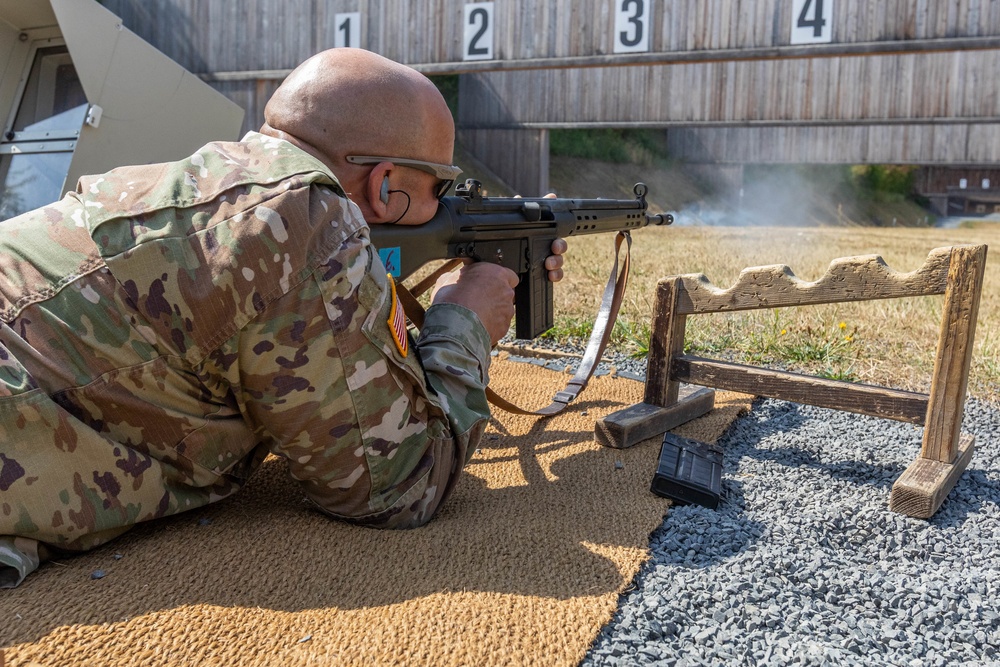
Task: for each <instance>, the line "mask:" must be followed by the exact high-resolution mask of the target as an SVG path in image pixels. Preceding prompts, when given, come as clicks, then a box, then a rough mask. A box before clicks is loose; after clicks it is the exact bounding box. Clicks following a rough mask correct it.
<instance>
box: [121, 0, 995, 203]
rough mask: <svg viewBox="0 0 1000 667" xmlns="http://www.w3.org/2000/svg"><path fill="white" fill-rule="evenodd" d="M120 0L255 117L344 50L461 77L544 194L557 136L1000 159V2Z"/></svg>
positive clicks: (498, 158) (732, 161)
mask: <svg viewBox="0 0 1000 667" xmlns="http://www.w3.org/2000/svg"><path fill="white" fill-rule="evenodd" d="M104 4H105V5H106V6H107V7H108V8H109V9H111V10H112V11H113V12H115V13H117V14H118V15H119V16H120V17H121V18H122V20H123V22H124V23H125V24H126V25H127V26H128V27H129V28H130V29H132V30H133V31H135V32H137V33H138V34H140V35H141V36H143V37H144V38H145V39H147V40H148V41H150V42H151V43H153V44H154V45H156V46H157V47H158V48H160V49H161V50H163V51H164V52H166V53H167V54H168V55H170V56H171V57H173V58H174V59H175V60H177V61H178V62H179V63H180V64H181V65H183V66H184V67H186V68H188V69H190V70H191V71H194V72H198V73H201V74H202V75H203V77H204V78H205V79H206V80H208V81H209V82H210V83H211V84H212V85H213V86H214V87H216V88H217V89H218V90H220V91H221V92H223V93H224V94H226V95H227V96H228V97H230V99H233V100H234V101H236V102H237V103H239V104H240V105H241V106H243V107H244V108H245V109H246V110H247V120H246V127H247V128H251V127H255V126H256V125H259V123H260V121H261V118H262V109H263V104H264V102H265V101H266V100H267V98H268V97H269V96H270V94H271V93H272V92H273V90H274V88H275V87H276V86H277V85H278V83H280V81H281V79H282V78H283V77H284V76H285V75H286V74H287V72H288V71H289V70H290V68H292V67H294V66H295V65H296V64H297V63H298V62H300V61H301V60H303V59H304V58H306V57H308V56H309V55H311V54H313V53H315V52H317V51H319V50H322V49H324V48H328V47H331V46H336V45H343V44H345V43H346V44H347V45H350V46H361V47H363V48H367V49H370V50H373V51H376V52H378V53H381V54H383V55H385V56H387V57H390V58H393V59H394V60H397V61H400V62H404V63H408V64H410V65H412V66H413V67H415V68H416V69H419V70H421V71H423V72H425V73H427V74H429V75H434V74H446V73H448V74H451V73H458V74H460V75H461V77H460V102H459V115H458V124H459V138H460V141H462V142H463V143H464V144H466V145H467V146H469V147H470V148H471V149H472V150H473V151H474V153H475V154H476V155H477V157H478V158H479V159H480V160H482V161H483V162H484V163H486V164H487V165H488V166H490V167H491V168H493V169H494V170H495V171H496V172H497V173H498V174H499V175H501V176H502V177H504V178H505V179H506V180H508V182H509V183H510V184H511V185H512V186H513V187H514V188H515V189H516V190H518V191H521V192H523V193H524V194H529V195H531V194H537V193H539V192H541V191H543V190H545V189H546V187H547V161H546V156H547V155H548V134H547V133H548V130H549V129H551V128H573V127H652V128H666V129H667V130H668V136H669V147H670V150H671V151H672V152H673V154H674V155H676V156H677V157H680V158H683V159H685V160H688V161H692V162H698V163H704V164H722V165H729V166H730V167H732V166H736V165H739V164H746V163H782V162H821V163H866V162H870V163H907V164H925V165H936V166H939V167H941V168H942V169H944V168H948V167H962V168H989V167H991V166H992V165H996V164H1000V123H998V121H1000V109H998V105H1000V90H998V87H1000V77H997V76H996V72H997V70H998V69H1000V57H998V53H1000V0H825V1H824V0H711V1H710V2H706V1H705V0H630V1H625V2H618V1H616V0H509V1H502V2H501V1H500V0H497V1H495V2H460V1H458V0H425V1H422V2H403V1H402V0H241V1H240V2H231V1H226V0H104ZM997 185H1000V182H998V183H997Z"/></svg>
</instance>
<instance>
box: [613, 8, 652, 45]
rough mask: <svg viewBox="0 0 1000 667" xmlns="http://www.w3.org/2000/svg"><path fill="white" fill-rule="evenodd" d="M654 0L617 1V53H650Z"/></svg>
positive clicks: (615, 42) (615, 39)
mask: <svg viewBox="0 0 1000 667" xmlns="http://www.w3.org/2000/svg"><path fill="white" fill-rule="evenodd" d="M652 4H653V0H615V36H614V37H615V38H614V44H615V48H614V51H615V53H640V52H645V51H649V24H650V21H649V17H650V15H651V14H652V13H653V12H652V7H651V5H652Z"/></svg>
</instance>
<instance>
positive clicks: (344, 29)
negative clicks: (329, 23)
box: [333, 12, 361, 48]
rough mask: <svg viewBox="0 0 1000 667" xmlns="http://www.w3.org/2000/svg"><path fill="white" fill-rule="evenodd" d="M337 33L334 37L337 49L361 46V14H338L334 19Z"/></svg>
mask: <svg viewBox="0 0 1000 667" xmlns="http://www.w3.org/2000/svg"><path fill="white" fill-rule="evenodd" d="M333 22H334V25H335V26H336V28H337V32H336V33H334V35H333V45H334V46H335V47H341V46H353V47H355V48H357V47H360V46H361V12H345V13H343V14H337V15H336V16H335V17H334V19H333Z"/></svg>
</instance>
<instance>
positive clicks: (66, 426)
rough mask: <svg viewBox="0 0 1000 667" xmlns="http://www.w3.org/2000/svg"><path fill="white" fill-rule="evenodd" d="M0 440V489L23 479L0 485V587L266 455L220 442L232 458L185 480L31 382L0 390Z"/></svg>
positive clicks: (174, 505)
mask: <svg viewBox="0 0 1000 667" xmlns="http://www.w3.org/2000/svg"><path fill="white" fill-rule="evenodd" d="M9 361H10V360H8V366H7V367H6V369H5V370H7V371H9V370H10V365H9ZM0 443H2V444H0V492H6V491H7V490H8V489H9V488H10V487H11V485H12V484H13V483H14V482H15V481H20V482H23V484H19V485H18V493H17V495H16V499H15V498H13V497H11V495H10V494H8V495H7V497H6V498H3V495H0V498H3V500H2V501H0V588H10V587H14V586H17V585H18V584H19V583H20V582H21V581H23V580H24V578H25V577H26V576H27V575H28V574H29V573H31V572H33V571H34V570H36V569H37V568H38V567H39V565H40V564H41V563H42V562H45V561H46V560H49V559H50V558H51V557H52V556H53V555H55V554H58V553H60V552H63V551H65V552H76V551H84V550H87V549H92V548H94V547H96V546H99V545H101V544H104V543H106V542H108V541H110V540H112V539H114V538H115V537H118V536H119V535H121V534H122V533H124V532H126V531H127V530H129V529H130V528H131V527H132V526H133V525H134V524H136V523H138V522H141V521H145V520H149V519H154V518H157V517H161V516H165V515H169V514H175V513H177V512H181V511H187V510H191V509H196V508H198V507H202V506H204V505H207V504H209V503H211V502H215V501H217V500H220V499H222V498H224V497H226V496H228V495H230V494H232V493H235V492H236V491H237V490H238V489H239V488H240V485H241V484H240V478H243V477H245V476H249V474H250V473H251V472H252V471H253V469H254V468H256V467H257V466H258V465H259V463H260V462H261V461H262V460H263V459H264V457H265V456H266V455H267V449H266V447H256V448H254V449H251V450H250V451H246V452H244V451H228V452H225V453H223V452H221V451H220V453H219V455H220V456H223V457H226V458H232V459H237V460H238V464H237V466H236V467H235V468H234V469H230V470H229V471H228V472H227V474H225V475H219V476H217V477H216V479H215V480H213V483H210V484H208V485H207V486H202V487H197V486H192V485H191V484H190V483H186V482H185V479H188V480H189V479H190V477H189V473H188V472H186V471H184V470H181V469H177V468H175V467H174V466H172V465H171V464H170V462H169V461H162V460H157V459H155V458H153V457H151V456H149V455H148V454H145V453H143V452H141V451H139V450H138V449H136V448H132V447H129V446H127V445H123V444H121V443H117V442H112V441H110V440H108V439H107V438H106V437H104V436H103V435H101V434H100V433H98V432H96V431H94V430H93V429H91V428H88V427H87V426H85V425H84V424H82V423H81V422H79V421H78V420H77V419H76V418H75V417H73V415H71V414H70V413H69V412H67V411H66V410H65V409H64V408H63V407H62V406H60V405H59V404H58V403H57V402H56V401H55V400H53V399H52V398H51V397H49V396H48V395H46V394H45V393H44V392H42V391H41V390H40V389H33V390H30V391H28V392H25V393H22V394H19V395H16V396H6V397H0ZM82 471H90V473H89V475H87V474H85V473H84V472H82ZM97 471H115V472H116V473H117V474H113V473H111V472H103V473H100V474H99V473H98V472H97ZM137 471H141V474H140V475H138V476H137V475H135V474H134V473H136V472H137ZM85 476H86V477H89V479H85ZM142 482H144V483H142ZM202 483H203V482H202ZM44 520H48V522H47V523H45V522H43V521H44ZM4 533H7V534H4ZM24 535H32V537H31V538H29V537H23V536H24ZM74 535H76V536H77V537H74Z"/></svg>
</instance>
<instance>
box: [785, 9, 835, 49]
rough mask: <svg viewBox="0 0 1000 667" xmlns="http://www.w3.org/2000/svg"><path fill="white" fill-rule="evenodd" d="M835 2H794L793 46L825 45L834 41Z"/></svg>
mask: <svg viewBox="0 0 1000 667" xmlns="http://www.w3.org/2000/svg"><path fill="white" fill-rule="evenodd" d="M832 16H833V0H792V40H791V41H792V44H823V43H826V42H829V41H831V40H832V39H833V26H832V22H831V20H830V17H832Z"/></svg>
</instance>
